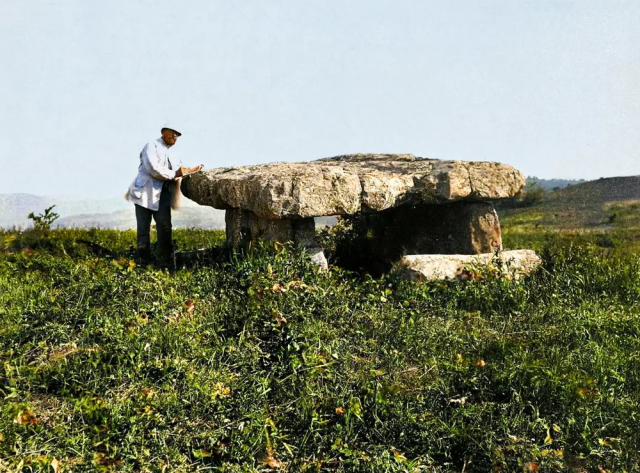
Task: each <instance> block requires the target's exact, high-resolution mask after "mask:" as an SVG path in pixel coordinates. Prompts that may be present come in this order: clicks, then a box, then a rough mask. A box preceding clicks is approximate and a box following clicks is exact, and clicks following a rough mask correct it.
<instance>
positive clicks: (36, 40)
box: [0, 0, 640, 198]
mask: <svg viewBox="0 0 640 473" xmlns="http://www.w3.org/2000/svg"><path fill="white" fill-rule="evenodd" d="M0 44H2V45H3V46H4V47H3V48H2V49H3V51H2V61H1V62H0V130H1V131H2V134H3V140H2V144H1V145H0V166H2V169H3V172H4V175H5V177H4V178H3V180H2V184H1V185H0V194H6V193H17V192H24V193H31V194H37V195H68V196H81V197H91V198H100V197H111V196H115V195H122V194H123V193H124V192H125V190H126V189H127V187H128V185H129V183H130V182H131V181H132V180H133V178H134V177H135V175H136V172H137V167H138V162H139V153H140V150H141V149H142V147H143V146H144V144H145V143H146V142H148V141H151V140H153V139H155V138H157V137H158V136H159V130H160V128H161V127H162V125H163V124H164V123H165V122H166V121H167V120H169V121H171V122H173V123H174V124H176V125H175V127H176V128H180V130H179V131H181V132H182V133H183V136H182V137H181V138H180V139H179V140H178V143H177V144H176V146H175V147H174V148H173V149H172V156H174V160H179V161H181V162H182V163H183V164H184V165H196V164H204V165H205V168H214V167H228V166H239V165H246V164H256V163H266V162H275V161H309V160H313V159H318V158H322V157H329V156H335V155H340V154H348V153H357V152H380V153H413V154H414V155H416V156H421V157H428V158H436V159H445V160H449V159H459V160H469V161H477V160H487V161H498V162H503V163H507V164H511V165H513V166H515V167H516V168H518V169H519V170H521V171H522V172H523V174H525V175H528V176H537V177H539V178H571V179H581V178H582V179H597V178H599V177H608V176H617V175H636V174H640V1H638V0H628V1H625V0H602V1H591V0H555V1H551V0H483V1H478V0H447V1H446V2H444V1H442V0H415V1H409V0H305V1H300V0H242V1H232V0H198V1H196V0H175V1H174V0H164V1H163V0H155V1H152V0H109V1H108V2H95V1H88V0H46V1H45V0H42V1H40V0H0ZM7 174H8V175H7Z"/></svg>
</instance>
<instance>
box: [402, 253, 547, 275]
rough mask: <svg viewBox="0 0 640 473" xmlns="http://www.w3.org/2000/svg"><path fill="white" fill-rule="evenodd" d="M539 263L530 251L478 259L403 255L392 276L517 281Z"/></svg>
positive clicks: (458, 256)
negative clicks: (487, 276) (484, 277)
mask: <svg viewBox="0 0 640 473" xmlns="http://www.w3.org/2000/svg"><path fill="white" fill-rule="evenodd" d="M540 263H542V260H541V259H540V257H539V256H538V255H537V254H536V253H535V251H533V250H511V251H503V252H500V253H496V254H494V253H485V254H481V255H406V256H403V257H402V258H401V259H400V260H399V261H398V262H397V263H396V264H395V265H394V266H393V268H392V272H393V273H395V274H397V275H399V276H400V277H402V278H405V279H410V280H413V281H431V280H435V279H476V278H478V277H482V275H491V276H496V277H502V278H507V279H519V278H521V277H522V276H524V275H527V274H529V273H531V272H532V271H533V270H534V269H535V268H537V267H538V266H539V265H540Z"/></svg>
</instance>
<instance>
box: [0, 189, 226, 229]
mask: <svg viewBox="0 0 640 473" xmlns="http://www.w3.org/2000/svg"><path fill="white" fill-rule="evenodd" d="M52 205H55V206H56V207H55V208H54V209H53V210H54V212H56V213H58V214H59V215H60V218H59V219H58V220H56V222H55V223H54V226H57V227H77V228H91V227H100V228H114V229H128V228H135V223H136V221H135V215H134V212H133V205H132V204H131V203H129V202H127V201H126V200H124V198H122V197H121V196H119V197H110V198H105V199H83V198H81V197H63V196H37V195H32V194H0V228H11V227H28V226H30V223H31V222H30V220H29V219H28V218H27V215H28V214H29V213H30V212H34V213H36V214H39V213H43V212H44V209H46V208H47V207H50V206H52ZM172 217H173V218H172V221H173V225H174V227H196V228H209V229H221V228H224V211H222V210H216V209H213V208H211V207H204V206H200V205H198V204H196V203H195V202H192V201H190V200H189V199H186V198H184V199H183V205H182V208H181V209H180V210H177V211H174V212H173V216H172Z"/></svg>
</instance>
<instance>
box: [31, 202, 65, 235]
mask: <svg viewBox="0 0 640 473" xmlns="http://www.w3.org/2000/svg"><path fill="white" fill-rule="evenodd" d="M54 207H55V205H52V206H51V207H48V208H46V209H44V213H42V214H35V213H34V212H31V213H29V215H27V218H29V219H30V220H32V221H33V228H35V229H36V230H39V231H45V232H48V231H49V230H50V229H51V225H52V224H53V222H55V221H56V220H58V218H59V217H60V215H58V214H57V213H55V212H54V211H53V208H54Z"/></svg>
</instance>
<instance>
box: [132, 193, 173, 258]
mask: <svg viewBox="0 0 640 473" xmlns="http://www.w3.org/2000/svg"><path fill="white" fill-rule="evenodd" d="M152 218H153V220H155V222H156V233H157V235H158V252H159V253H160V254H159V257H160V264H161V265H162V266H172V264H173V240H172V236H171V230H172V227H171V192H170V190H169V186H162V193H161V194H160V205H159V207H158V210H155V211H154V210H149V209H147V208H144V207H141V206H139V205H137V204H136V223H137V231H138V258H139V259H140V262H141V263H143V264H148V263H149V262H150V260H151V219H152Z"/></svg>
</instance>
